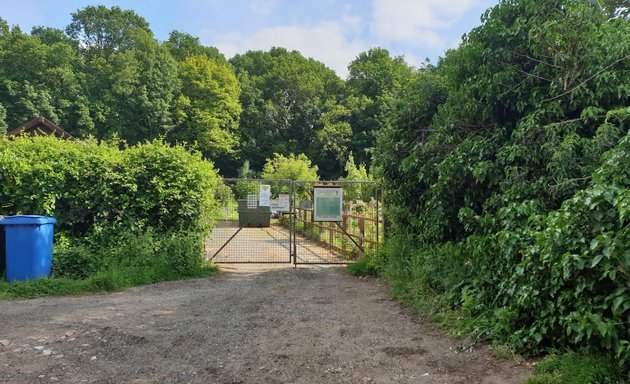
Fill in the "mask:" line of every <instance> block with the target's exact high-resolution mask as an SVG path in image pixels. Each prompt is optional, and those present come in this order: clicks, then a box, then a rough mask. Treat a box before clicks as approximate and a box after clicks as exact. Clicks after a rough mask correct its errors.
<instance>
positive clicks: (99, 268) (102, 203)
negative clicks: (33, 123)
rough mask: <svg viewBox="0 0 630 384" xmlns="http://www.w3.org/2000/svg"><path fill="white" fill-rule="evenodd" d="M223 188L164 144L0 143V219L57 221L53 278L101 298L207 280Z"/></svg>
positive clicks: (204, 166)
mask: <svg viewBox="0 0 630 384" xmlns="http://www.w3.org/2000/svg"><path fill="white" fill-rule="evenodd" d="M219 184H220V180H219V176H218V174H217V172H216V171H215V170H214V168H213V166H212V164H211V163H209V162H207V161H205V160H203V159H202V158H201V155H200V154H199V153H195V152H189V151H188V150H186V149H184V148H183V147H172V146H169V145H167V144H165V143H163V142H161V141H154V142H151V143H146V144H143V145H137V146H134V147H131V148H124V149H119V148H118V144H116V143H102V144H97V143H95V142H91V141H88V142H79V141H62V140H58V139H56V138H52V137H36V138H32V139H31V138H26V137H18V138H15V139H7V138H0V214H3V215H15V214H38V215H46V216H52V217H55V218H56V219H57V220H58V225H57V226H56V229H55V230H56V234H55V238H56V241H55V248H54V254H53V276H56V277H63V278H70V279H88V280H90V281H92V283H94V284H95V285H94V287H96V288H98V289H97V290H102V289H105V290H108V289H116V288H117V287H126V286H129V285H134V284H136V283H137V284H141V283H143V282H153V281H159V280H164V279H172V278H177V277H184V276H195V275H199V274H200V273H201V274H203V273H204V271H206V270H208V271H210V272H212V271H211V269H212V268H210V269H208V268H206V265H205V263H204V258H203V242H204V235H205V234H206V233H207V231H208V230H209V229H210V227H211V225H212V222H211V220H212V217H213V213H214V211H215V198H214V196H215V190H216V187H217V185H219ZM42 284H44V283H42ZM90 284H91V283H90ZM90 284H88V285H85V286H82V287H83V288H82V289H88V290H89V289H90V287H91V286H92V285H90ZM21 286H22V285H21ZM24 287H27V290H28V289H30V288H32V289H33V292H32V295H37V294H39V293H38V292H40V290H41V286H40V285H37V284H35V285H33V284H30V285H28V284H27V285H24ZM28 287H30V288H28ZM59 287H60V288H59ZM59 287H58V289H59V290H60V291H59V293H64V291H63V287H69V288H68V289H69V291H68V293H70V292H71V291H72V289H74V288H76V287H75V285H73V284H61V285H60V286H59ZM72 287H74V288H72ZM71 288H72V289H71ZM8 289H10V288H9V287H8V286H7V290H8ZM11 289H12V288H11ZM7 292H8V291H7ZM43 292H48V291H47V290H44V291H43ZM20 295H23V296H24V295H25V296H28V292H23V293H20Z"/></svg>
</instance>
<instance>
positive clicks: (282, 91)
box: [230, 48, 343, 170]
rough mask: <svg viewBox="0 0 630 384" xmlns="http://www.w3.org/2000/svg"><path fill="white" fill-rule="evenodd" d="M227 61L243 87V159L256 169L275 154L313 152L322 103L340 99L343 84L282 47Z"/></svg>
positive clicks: (327, 69) (241, 129)
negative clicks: (231, 65)
mask: <svg viewBox="0 0 630 384" xmlns="http://www.w3.org/2000/svg"><path fill="white" fill-rule="evenodd" d="M230 62H231V63H232V64H233V65H234V66H235V68H236V71H237V74H238V76H239V80H240V82H241V84H242V93H241V98H240V100H241V104H242V105H243V113H242V115H241V126H240V129H239V135H240V137H241V148H242V156H243V158H246V159H249V160H250V162H251V165H252V167H253V168H254V169H257V170H259V169H261V168H262V166H263V164H264V162H265V159H266V158H270V157H271V156H272V154H273V153H280V154H284V155H287V154H290V153H301V152H303V153H309V151H313V150H314V148H316V147H315V144H316V140H317V132H318V131H319V130H320V129H321V128H322V120H321V116H322V113H323V112H324V111H326V109H327V107H326V102H327V101H328V100H332V101H336V100H338V99H339V98H340V97H341V95H342V92H343V82H342V80H341V79H340V78H339V77H337V75H335V73H334V72H333V71H332V70H331V69H329V68H327V67H326V66H325V65H323V64H322V63H320V62H317V61H315V60H313V59H307V58H305V57H304V56H302V55H301V54H300V53H299V52H297V51H291V52H290V51H287V50H286V49H283V48H272V49H271V50H270V51H268V52H262V51H249V52H247V53H245V54H243V55H236V56H235V57H234V58H232V59H231V60H230ZM332 160H333V161H335V159H334V158H333V159H332Z"/></svg>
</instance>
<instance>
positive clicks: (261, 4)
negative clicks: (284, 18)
mask: <svg viewBox="0 0 630 384" xmlns="http://www.w3.org/2000/svg"><path fill="white" fill-rule="evenodd" d="M279 3H280V2H279V0H257V1H253V2H251V3H250V5H249V9H251V10H252V11H253V12H254V13H258V14H261V15H268V14H270V13H271V12H272V11H273V10H274V9H275V8H276V7H277V6H278V4H279Z"/></svg>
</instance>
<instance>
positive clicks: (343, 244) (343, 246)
mask: <svg viewBox="0 0 630 384" xmlns="http://www.w3.org/2000/svg"><path fill="white" fill-rule="evenodd" d="M341 228H342V229H343V230H344V231H346V232H347V231H348V216H347V215H346V214H345V213H344V214H343V215H342V216H341ZM341 249H342V253H346V242H345V239H343V240H342V241H341Z"/></svg>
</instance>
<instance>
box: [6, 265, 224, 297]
mask: <svg viewBox="0 0 630 384" xmlns="http://www.w3.org/2000/svg"><path fill="white" fill-rule="evenodd" d="M218 271H219V269H218V267H217V266H216V265H214V264H207V265H204V266H203V267H201V268H199V269H197V270H195V271H194V272H187V273H181V272H178V271H177V270H174V269H173V268H171V267H169V266H167V265H154V266H149V267H115V268H111V269H107V270H104V271H100V272H98V273H96V274H94V275H92V276H90V277H87V278H85V279H70V278H64V277H48V278H42V279H36V280H27V281H13V282H10V283H8V282H5V281H0V299H29V298H35V297H41V296H65V295H81V294H88V293H99V292H113V291H119V290H123V289H126V288H130V287H134V286H138V285H145V284H153V283H158V282H160V281H169V280H182V279H191V278H197V277H206V276H213V275H216V274H217V273H218Z"/></svg>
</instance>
